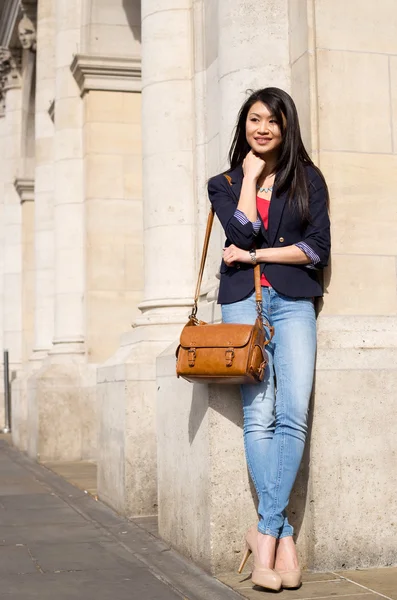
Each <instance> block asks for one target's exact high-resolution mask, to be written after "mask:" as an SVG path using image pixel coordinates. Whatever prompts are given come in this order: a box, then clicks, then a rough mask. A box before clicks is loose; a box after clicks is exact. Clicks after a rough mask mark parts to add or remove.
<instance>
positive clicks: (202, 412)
mask: <svg viewBox="0 0 397 600" xmlns="http://www.w3.org/2000/svg"><path fill="white" fill-rule="evenodd" d="M196 6H197V2H196ZM206 9H208V7H206ZM197 12H198V15H197V13H196V16H197V17H198V18H196V19H195V21H194V25H195V27H196V28H198V31H196V35H198V36H200V31H201V36H203V39H202V41H201V44H203V45H204V47H205V53H204V54H205V56H208V57H211V59H207V63H206V65H205V67H206V82H207V89H208V90H209V93H208V94H207V95H204V97H203V100H202V102H204V103H205V105H204V106H205V109H204V110H205V113H206V115H207V119H206V127H207V131H206V132H205V142H206V144H207V148H208V154H207V168H209V169H210V172H211V174H212V173H214V172H219V171H221V170H222V169H223V168H225V167H226V157H227V151H228V148H229V145H230V142H231V139H232V130H233V127H234V125H235V121H236V116H237V113H238V110H239V108H240V106H241V104H242V103H243V101H244V99H245V98H246V90H247V89H248V88H254V89H257V88H260V87H266V86H271V85H276V86H279V87H282V88H284V89H286V90H287V91H288V90H289V87H290V80H289V53H288V4H287V2H286V0H278V1H277V2H272V3H266V2H265V3H258V2H256V1H255V0H239V1H238V2H228V1H227V0H218V2H214V3H212V7H211V12H210V14H208V11H207V10H205V11H204V12H205V14H206V15H207V19H208V24H205V22H204V26H202V25H200V21H201V19H200V11H199V9H197ZM259 24H260V27H259ZM214 28H215V29H214ZM198 47H200V45H199V44H197V43H196V45H195V49H196V51H197V48H198ZM264 57H267V58H266V59H265V60H264ZM195 58H196V57H195ZM197 62H198V64H199V62H200V61H197ZM215 67H216V68H215ZM215 73H216V75H215ZM200 135H201V136H202V135H203V134H202V132H200ZM216 138H218V140H219V144H215V142H214V140H216ZM216 146H218V161H217V165H215V162H216V161H215V160H214V155H213V152H214V150H215V148H216ZM220 238H221V240H222V243H223V241H224V235H223V232H222V233H221V234H220ZM220 248H221V247H220V244H219V246H218V248H215V247H214V248H213V256H214V257H215V256H216V259H217V264H218V265H219V262H220V256H221V249H220ZM214 261H215V258H214ZM200 310H201V312H200V318H203V319H204V320H217V319H219V318H220V314H219V307H218V306H217V305H216V304H215V302H214V301H212V302H203V303H202V305H201V307H200ZM178 333H179V332H178ZM176 339H177V337H176V338H175V340H176ZM176 345H177V342H176V341H175V342H174V344H173V345H172V346H171V347H169V348H168V349H167V350H166V351H165V352H163V354H162V355H161V356H160V357H159V358H158V360H157V388H158V393H157V432H158V433H157V435H158V494H159V495H158V501H159V530H160V534H161V535H162V537H164V538H165V539H166V540H167V541H168V542H170V543H171V545H172V546H174V547H176V548H177V549H178V550H179V551H181V552H183V553H184V554H186V555H188V556H189V557H192V558H193V560H194V561H195V562H197V563H198V564H200V565H201V566H202V567H204V568H205V569H206V570H208V571H211V572H221V571H228V570H232V569H234V568H235V567H236V563H237V562H238V559H239V556H240V555H239V553H240V551H241V541H242V539H243V535H244V532H245V530H246V529H247V528H248V527H249V526H250V525H251V524H252V523H253V522H255V518H256V513H255V497H254V494H253V490H252V489H251V487H250V483H249V477H248V472H247V468H246V463H245V457H244V448H243V438H242V411H241V400H240V397H239V392H238V389H237V388H235V387H234V388H233V387H231V388H226V387H224V386H210V387H208V386H204V385H191V384H189V383H187V382H185V381H180V380H177V379H176V377H175V356H174V353H175V348H176Z"/></svg>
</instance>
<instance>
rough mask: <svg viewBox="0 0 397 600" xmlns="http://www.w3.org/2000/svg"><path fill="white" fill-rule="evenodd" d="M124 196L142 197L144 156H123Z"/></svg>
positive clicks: (139, 198) (138, 198)
mask: <svg viewBox="0 0 397 600" xmlns="http://www.w3.org/2000/svg"><path fill="white" fill-rule="evenodd" d="M123 172H124V179H123V182H124V198H134V199H137V200H139V201H141V199H142V156H141V155H140V154H129V155H127V156H124V157H123Z"/></svg>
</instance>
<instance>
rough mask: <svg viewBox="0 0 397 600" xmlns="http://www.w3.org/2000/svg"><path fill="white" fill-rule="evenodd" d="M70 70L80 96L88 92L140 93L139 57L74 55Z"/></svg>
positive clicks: (140, 70) (140, 73) (140, 71)
mask: <svg viewBox="0 0 397 600" xmlns="http://www.w3.org/2000/svg"><path fill="white" fill-rule="evenodd" d="M70 69H71V71H72V74H73V77H74V78H75V80H76V81H77V84H78V86H79V88H80V91H81V95H82V96H83V95H84V94H85V92H88V91H89V90H104V91H115V92H140V91H141V89H142V84H141V79H142V68H141V59H140V58H139V57H134V58H124V57H113V56H88V55H85V54H76V55H75V57H74V58H73V61H72V64H71V65H70Z"/></svg>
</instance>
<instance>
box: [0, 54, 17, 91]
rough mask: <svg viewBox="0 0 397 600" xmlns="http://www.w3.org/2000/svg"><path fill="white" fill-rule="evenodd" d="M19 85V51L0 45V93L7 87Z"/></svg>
mask: <svg viewBox="0 0 397 600" xmlns="http://www.w3.org/2000/svg"><path fill="white" fill-rule="evenodd" d="M20 85H21V52H20V50H18V49H14V48H13V49H12V50H10V49H9V48H4V47H2V46H0V90H1V94H2V95H3V94H4V91H5V90H7V89H11V88H15V87H20Z"/></svg>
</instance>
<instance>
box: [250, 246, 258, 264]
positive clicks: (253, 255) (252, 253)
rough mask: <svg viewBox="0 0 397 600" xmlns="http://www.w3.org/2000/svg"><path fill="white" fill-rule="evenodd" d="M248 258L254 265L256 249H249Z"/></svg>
mask: <svg viewBox="0 0 397 600" xmlns="http://www.w3.org/2000/svg"><path fill="white" fill-rule="evenodd" d="M249 255H250V259H251V262H252V264H253V265H256V250H255V248H253V249H252V250H250V251H249Z"/></svg>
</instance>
